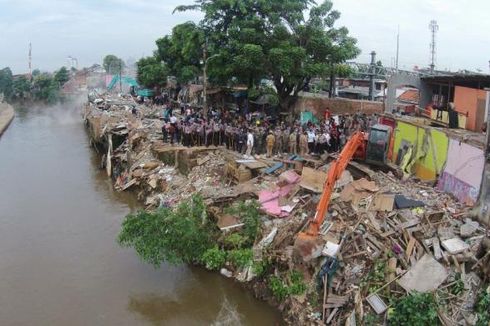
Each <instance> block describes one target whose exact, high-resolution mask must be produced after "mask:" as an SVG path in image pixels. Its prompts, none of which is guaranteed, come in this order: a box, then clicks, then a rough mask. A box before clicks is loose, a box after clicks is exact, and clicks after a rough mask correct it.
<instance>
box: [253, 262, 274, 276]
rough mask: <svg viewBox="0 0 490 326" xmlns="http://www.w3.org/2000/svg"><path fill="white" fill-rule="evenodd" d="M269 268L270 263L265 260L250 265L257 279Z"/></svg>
mask: <svg viewBox="0 0 490 326" xmlns="http://www.w3.org/2000/svg"><path fill="white" fill-rule="evenodd" d="M269 266H270V263H269V262H268V261H267V260H262V261H254V262H253V264H252V270H253V272H254V274H255V275H257V276H258V277H262V276H264V275H265V273H266V272H267V270H268V269H269Z"/></svg>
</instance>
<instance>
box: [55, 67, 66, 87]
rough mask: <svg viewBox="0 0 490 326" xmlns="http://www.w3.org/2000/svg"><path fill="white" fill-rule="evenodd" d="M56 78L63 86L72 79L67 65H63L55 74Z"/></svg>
mask: <svg viewBox="0 0 490 326" xmlns="http://www.w3.org/2000/svg"><path fill="white" fill-rule="evenodd" d="M54 79H55V81H57V82H58V84H59V86H60V87H61V86H63V85H64V84H65V83H66V82H67V81H68V80H69V79H70V73H69V72H68V69H66V67H61V68H60V70H58V71H57V72H56V73H55V74H54Z"/></svg>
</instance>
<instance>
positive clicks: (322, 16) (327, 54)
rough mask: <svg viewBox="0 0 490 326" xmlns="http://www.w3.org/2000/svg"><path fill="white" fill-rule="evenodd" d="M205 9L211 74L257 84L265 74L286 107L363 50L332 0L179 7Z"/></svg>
mask: <svg viewBox="0 0 490 326" xmlns="http://www.w3.org/2000/svg"><path fill="white" fill-rule="evenodd" d="M196 9H198V10H201V11H202V12H203V13H204V19H203V21H202V22H201V25H202V29H203V30H204V31H205V34H206V36H207V38H208V40H209V41H210V42H209V44H210V47H209V48H210V52H211V53H213V54H214V55H216V56H217V58H218V59H216V60H215V61H214V62H210V69H209V75H210V78H213V76H214V77H215V78H217V79H219V80H225V79H228V80H230V79H233V78H236V79H237V80H239V81H241V82H245V83H247V84H248V86H249V87H251V86H252V85H253V84H256V83H257V81H258V80H260V79H261V78H263V77H268V78H270V79H272V81H273V82H274V85H275V88H276V89H277V93H278V97H279V104H280V106H281V108H282V109H283V110H287V109H288V108H290V107H291V106H292V104H293V103H294V101H295V100H296V98H297V95H298V93H299V92H300V91H301V90H303V89H304V88H305V86H306V85H308V84H309V82H310V80H311V78H312V77H315V76H324V75H327V74H328V73H330V74H331V75H332V74H334V73H335V70H334V69H333V68H334V66H335V65H337V64H341V63H343V62H345V61H346V60H349V59H352V58H354V57H356V56H357V55H358V54H359V49H358V48H357V47H356V40H355V39H354V38H352V37H351V36H349V32H348V30H347V28H345V27H340V28H335V27H334V23H335V21H336V20H337V19H338V18H339V17H340V13H339V12H338V11H335V10H332V2H331V1H329V0H327V1H324V2H323V3H322V4H320V5H316V4H315V2H314V1H312V0H269V1H263V0H234V1H230V0H196V4H195V5H192V6H180V7H177V8H176V10H177V11H182V10H196Z"/></svg>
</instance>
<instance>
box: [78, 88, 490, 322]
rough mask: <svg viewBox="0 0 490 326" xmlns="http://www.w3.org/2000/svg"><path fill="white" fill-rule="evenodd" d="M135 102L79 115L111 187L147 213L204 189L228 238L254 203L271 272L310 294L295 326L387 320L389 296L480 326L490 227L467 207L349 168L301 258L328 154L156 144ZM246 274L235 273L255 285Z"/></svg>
mask: <svg viewBox="0 0 490 326" xmlns="http://www.w3.org/2000/svg"><path fill="white" fill-rule="evenodd" d="M134 105H136V104H135V103H134V102H132V101H131V100H129V99H119V100H118V101H115V100H112V99H109V98H97V99H96V100H93V101H92V102H91V103H89V104H88V105H87V106H86V109H85V113H84V119H85V120H86V121H87V125H88V126H89V130H90V133H91V138H92V141H93V143H94V145H95V147H96V148H97V149H98V150H99V151H101V153H103V154H104V157H103V162H102V165H103V166H104V167H105V168H106V169H107V172H108V175H110V176H111V177H112V178H113V180H114V184H115V188H116V189H117V190H119V191H126V190H134V191H136V192H137V194H138V197H139V199H140V200H141V201H142V202H144V203H145V205H146V207H147V208H149V209H153V208H157V207H162V206H165V207H173V206H175V205H176V204H178V203H179V202H180V201H182V200H184V199H186V198H188V197H190V196H191V195H192V194H193V193H196V192H198V193H200V194H201V195H202V196H203V198H204V199H205V202H206V203H207V204H208V206H209V207H210V210H211V211H212V212H213V213H214V215H215V217H216V220H217V224H218V227H219V228H220V229H221V230H223V232H228V230H230V228H232V227H234V226H235V225H236V224H237V221H236V219H233V218H226V217H224V216H223V214H222V212H223V206H224V203H230V202H232V201H234V200H236V199H238V198H254V199H257V200H258V202H259V204H260V207H261V211H262V212H263V213H264V218H263V219H262V222H263V223H262V239H258V241H257V242H256V244H255V246H254V255H255V257H256V258H258V259H267V260H269V261H273V262H274V264H275V267H274V273H276V274H277V273H280V272H281V270H285V269H295V270H301V271H302V273H303V274H304V276H305V279H306V280H308V281H309V284H310V290H311V289H313V290H312V291H308V293H307V294H306V295H301V296H291V297H289V298H288V299H287V300H286V302H284V303H283V304H282V305H281V307H282V308H283V309H284V314H285V316H286V319H287V320H288V321H289V322H290V323H292V324H298V323H300V324H307V323H310V324H323V323H327V324H336V325H338V324H345V323H346V321H347V322H349V323H350V324H352V325H353V324H355V321H356V320H357V322H358V323H362V322H363V320H364V317H365V316H366V315H368V314H373V315H377V316H380V317H379V318H380V320H386V318H387V311H388V307H389V305H390V302H391V301H392V300H393V299H396V298H400V297H402V296H406V295H407V294H408V293H411V292H413V291H417V292H432V293H435V295H437V296H439V297H441V298H443V297H444V298H450V300H448V304H447V305H445V306H444V308H443V309H441V310H440V311H439V318H440V320H441V322H442V323H444V324H446V325H453V324H460V325H472V324H474V321H475V318H476V316H475V314H474V313H473V312H472V307H473V305H474V304H475V300H476V296H475V294H476V293H477V291H478V290H479V288H480V287H481V286H482V284H483V282H484V280H483V278H485V277H486V278H487V280H488V278H490V271H489V269H490V267H489V266H490V255H489V252H490V245H489V243H488V242H489V241H488V236H489V233H488V230H487V229H485V228H484V227H483V226H482V225H480V224H478V223H477V222H475V221H473V220H471V219H470V217H471V208H470V207H465V206H464V205H462V204H460V203H458V202H456V201H455V199H454V198H452V197H451V196H449V195H447V194H445V193H442V192H440V191H438V190H436V189H434V188H433V187H431V186H429V185H426V184H424V183H421V182H416V181H414V180H410V179H409V180H406V181H403V182H402V181H400V180H399V179H397V178H396V177H395V176H394V175H393V174H392V173H391V172H389V173H385V172H381V171H372V170H370V169H369V168H367V167H365V166H362V165H360V164H358V163H355V162H353V163H351V164H350V166H349V168H348V170H347V171H345V172H344V174H343V175H342V177H341V179H340V180H339V181H338V182H337V184H336V189H335V193H334V194H333V196H332V198H331V200H330V209H329V214H328V217H327V218H326V220H325V222H324V223H323V225H322V227H321V234H320V237H319V238H320V239H319V240H320V241H322V242H323V244H324V246H323V249H322V250H321V252H318V253H317V254H316V256H314V257H311V258H309V259H305V257H301V256H299V257H298V256H297V254H295V252H294V250H293V243H294V240H295V238H296V236H297V234H298V232H300V231H302V230H304V229H305V228H306V227H307V225H308V223H309V221H310V220H311V218H313V217H314V215H315V210H316V205H317V203H318V201H319V200H320V195H321V193H322V191H323V185H324V182H325V179H326V175H327V171H328V169H329V166H330V164H329V163H326V162H327V161H328V159H327V158H326V157H323V158H322V159H313V158H310V157H308V158H302V157H299V156H296V155H292V156H282V157H279V156H278V157H275V158H274V159H269V158H265V157H263V156H255V157H254V158H252V159H250V158H247V159H244V158H243V157H242V156H241V155H239V154H237V153H234V152H231V151H228V150H226V149H224V148H216V147H210V148H202V147H197V148H185V147H181V146H170V145H168V144H164V143H163V142H162V141H161V139H162V136H161V126H162V123H161V121H160V120H159V119H158V112H157V111H158V110H157V109H153V108H148V107H145V106H140V107H138V116H134V115H133V114H132V113H131V110H132V107H133V106H134ZM349 171H350V172H349ZM182 172H184V173H182ZM226 275H228V276H231V275H233V273H231V272H229V271H227V272H226ZM247 275H249V276H247V277H245V278H244V277H243V271H237V273H235V275H234V276H235V277H237V278H238V279H241V280H250V279H252V278H254V275H252V273H250V271H249V274H247ZM265 282H266V280H265V279H262V280H259V279H256V282H255V283H254V286H253V287H254V289H255V290H256V293H257V294H258V295H259V296H260V297H270V295H269V296H268V295H266V294H265V293H266V292H267V287H266V286H265V285H264V283H265ZM317 286H318V287H319V288H320V292H319V293H320V298H318V295H317V297H316V299H315V296H314V295H311V293H314V292H316V293H318V292H317V291H316V289H317ZM455 286H461V289H460V290H459V291H454V287H455Z"/></svg>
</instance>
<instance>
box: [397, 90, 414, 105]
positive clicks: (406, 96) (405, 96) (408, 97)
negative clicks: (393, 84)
mask: <svg viewBox="0 0 490 326" xmlns="http://www.w3.org/2000/svg"><path fill="white" fill-rule="evenodd" d="M398 101H401V102H409V103H418V102H419V91H418V90H417V89H407V90H406V91H405V92H403V93H402V95H400V96H399V97H398Z"/></svg>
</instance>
